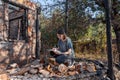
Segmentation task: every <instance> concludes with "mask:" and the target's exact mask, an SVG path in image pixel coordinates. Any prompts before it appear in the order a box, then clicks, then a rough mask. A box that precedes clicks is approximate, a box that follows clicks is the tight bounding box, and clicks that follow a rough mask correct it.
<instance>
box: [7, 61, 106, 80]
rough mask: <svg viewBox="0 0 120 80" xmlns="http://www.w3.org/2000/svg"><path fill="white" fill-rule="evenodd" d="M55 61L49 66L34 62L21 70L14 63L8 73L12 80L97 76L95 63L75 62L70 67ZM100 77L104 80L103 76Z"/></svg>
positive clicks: (64, 79)
mask: <svg viewBox="0 0 120 80" xmlns="http://www.w3.org/2000/svg"><path fill="white" fill-rule="evenodd" d="M50 60H52V61H50ZM53 61H54V60H53V59H49V62H48V64H47V65H45V63H43V62H42V61H40V60H34V61H33V62H31V63H29V64H27V65H25V66H23V67H21V68H20V67H19V66H18V64H16V63H14V66H13V64H12V68H11V69H8V70H7V73H8V74H9V75H10V80H51V79H54V80H66V79H68V80H74V79H83V80H86V78H87V77H88V78H90V77H93V76H94V77H95V76H97V69H98V68H97V66H98V65H97V66H96V65H95V64H94V63H93V62H89V61H74V63H73V65H72V66H68V65H67V64H57V65H56V64H54V63H53ZM99 67H100V66H99ZM101 74H105V72H103V73H102V72H101ZM99 77H100V78H102V77H101V75H100V76H99ZM84 78H85V79H84ZM90 80H94V79H90ZM96 80H99V79H96Z"/></svg>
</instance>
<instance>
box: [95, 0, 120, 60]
mask: <svg viewBox="0 0 120 80" xmlns="http://www.w3.org/2000/svg"><path fill="white" fill-rule="evenodd" d="M96 4H97V5H99V6H100V7H102V8H103V10H104V9H105V2H104V0H96ZM119 21H120V1H119V0H112V10H111V22H112V27H113V29H114V32H115V35H116V44H117V51H118V53H119V61H120V24H119Z"/></svg>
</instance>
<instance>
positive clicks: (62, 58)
mask: <svg viewBox="0 0 120 80" xmlns="http://www.w3.org/2000/svg"><path fill="white" fill-rule="evenodd" d="M50 55H51V56H53V57H54V58H55V60H56V62H57V63H59V64H61V63H64V62H65V61H66V59H67V56H66V55H64V54H60V55H57V54H55V53H54V52H50Z"/></svg>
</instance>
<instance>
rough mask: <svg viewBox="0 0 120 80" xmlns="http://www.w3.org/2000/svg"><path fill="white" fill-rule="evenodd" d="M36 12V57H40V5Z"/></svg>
mask: <svg viewBox="0 0 120 80" xmlns="http://www.w3.org/2000/svg"><path fill="white" fill-rule="evenodd" d="M36 10H37V12H36V53H35V56H36V58H40V29H39V27H40V25H39V19H38V15H39V14H40V7H38V8H37V9H36Z"/></svg>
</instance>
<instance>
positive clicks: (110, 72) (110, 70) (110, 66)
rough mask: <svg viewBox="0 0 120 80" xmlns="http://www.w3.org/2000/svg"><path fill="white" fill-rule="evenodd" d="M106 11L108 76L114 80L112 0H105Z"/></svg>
mask: <svg viewBox="0 0 120 80" xmlns="http://www.w3.org/2000/svg"><path fill="white" fill-rule="evenodd" d="M105 6H106V7H105V11H106V35H107V54H108V77H109V78H110V80H114V72H113V57H112V47H111V45H112V43H111V0H105Z"/></svg>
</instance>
